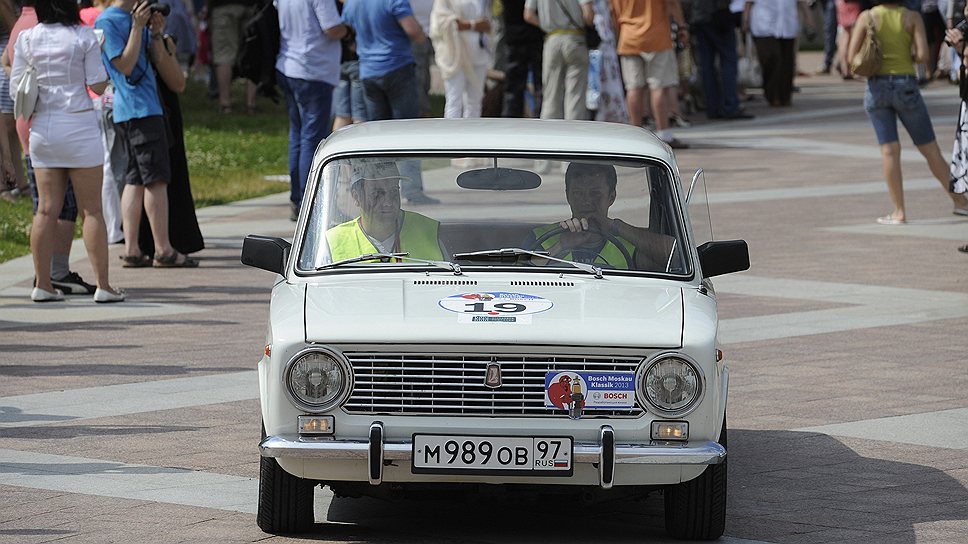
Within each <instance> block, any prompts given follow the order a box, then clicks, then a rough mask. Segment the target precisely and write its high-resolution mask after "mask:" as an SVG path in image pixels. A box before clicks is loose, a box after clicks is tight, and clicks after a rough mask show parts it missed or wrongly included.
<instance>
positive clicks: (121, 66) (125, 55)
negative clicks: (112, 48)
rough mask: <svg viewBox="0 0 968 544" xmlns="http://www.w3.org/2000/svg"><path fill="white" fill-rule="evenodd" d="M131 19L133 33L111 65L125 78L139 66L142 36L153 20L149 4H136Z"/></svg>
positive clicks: (129, 34)
mask: <svg viewBox="0 0 968 544" xmlns="http://www.w3.org/2000/svg"><path fill="white" fill-rule="evenodd" d="M160 15H161V14H159V16H160ZM131 19H132V21H131V32H130V33H128V41H127V43H125V46H124V50H123V51H122V52H121V54H120V55H119V56H117V57H114V58H113V59H111V64H112V65H114V67H115V69H117V71H119V72H121V73H122V74H124V75H125V76H130V75H131V72H133V71H134V67H135V65H136V64H138V57H140V56H141V38H142V34H143V33H144V32H145V26H146V25H147V24H148V21H150V20H151V10H150V9H149V8H148V4H146V3H144V2H139V3H137V4H135V8H134V11H133V12H132V13H131ZM162 19H164V17H162Z"/></svg>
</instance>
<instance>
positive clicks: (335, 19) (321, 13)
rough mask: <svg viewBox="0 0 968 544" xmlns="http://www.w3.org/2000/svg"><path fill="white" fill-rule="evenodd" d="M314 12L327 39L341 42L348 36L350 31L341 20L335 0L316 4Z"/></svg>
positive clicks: (325, 0)
mask: <svg viewBox="0 0 968 544" xmlns="http://www.w3.org/2000/svg"><path fill="white" fill-rule="evenodd" d="M313 10H314V12H315V14H316V21H317V22H318V23H319V26H320V28H322V29H323V33H324V34H326V37H327V38H329V39H331V40H333V41H339V40H342V39H343V36H346V34H347V32H348V31H349V29H348V28H347V26H346V25H345V24H343V22H342V21H341V20H340V15H339V11H338V10H337V9H336V2H335V1H334V0H324V1H323V2H314V6H313Z"/></svg>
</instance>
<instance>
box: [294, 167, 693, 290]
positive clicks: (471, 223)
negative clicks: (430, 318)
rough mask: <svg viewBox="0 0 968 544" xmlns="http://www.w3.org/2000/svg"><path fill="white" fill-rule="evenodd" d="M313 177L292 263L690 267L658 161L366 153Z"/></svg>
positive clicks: (653, 270)
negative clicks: (307, 211)
mask: <svg viewBox="0 0 968 544" xmlns="http://www.w3.org/2000/svg"><path fill="white" fill-rule="evenodd" d="M318 175H320V176H321V178H320V179H319V183H318V184H317V185H316V191H315V194H314V195H313V196H312V198H313V201H312V206H311V208H310V209H311V212H310V216H309V218H308V220H307V221H306V223H305V225H306V231H305V235H304V236H303V237H302V242H301V247H300V250H299V258H298V260H297V270H298V271H299V272H300V273H317V272H318V273H325V272H329V271H333V270H339V271H346V270H354V271H360V270H365V271H372V270H386V269H394V268H413V267H419V268H421V269H426V268H442V269H448V268H449V269H451V270H454V269H455V268H456V271H457V272H458V273H459V271H460V270H461V268H464V269H474V270H477V269H482V268H488V269H499V268H505V267H515V268H516V269H518V270H525V269H527V270H533V271H535V272H543V271H550V270H554V271H556V272H557V271H559V270H564V269H567V270H568V271H569V272H575V271H576V269H577V270H585V271H593V270H596V269H601V270H604V271H606V273H607V274H610V273H620V274H627V273H650V274H664V275H672V276H686V275H689V274H691V270H692V269H691V266H690V263H689V251H688V250H685V248H686V246H685V245H684V243H683V242H684V229H683V226H682V217H681V216H680V213H679V211H678V210H679V208H678V200H677V197H676V187H675V181H674V178H673V177H672V175H671V173H670V171H669V169H668V167H667V166H665V165H663V164H661V163H658V162H649V161H640V162H635V161H629V160H628V159H621V160H619V159H616V160H605V159H601V158H594V159H587V160H584V159H582V160H550V159H528V158H522V157H504V156H490V157H481V156H477V157H453V156H448V157H444V156H441V157H426V156H420V157H400V156H394V157H373V156H368V157H359V158H344V159H336V160H332V161H330V162H328V163H327V164H325V166H324V167H323V169H322V171H321V172H320V173H319V174H318ZM502 250H504V251H502ZM522 250H523V251H522ZM361 256H362V258H361ZM545 257H549V258H545ZM448 262H449V263H453V264H456V265H457V266H456V267H450V266H449V264H448ZM572 263H579V264H578V265H574V264H572Z"/></svg>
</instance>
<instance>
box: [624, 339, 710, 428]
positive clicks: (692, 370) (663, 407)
mask: <svg viewBox="0 0 968 544" xmlns="http://www.w3.org/2000/svg"><path fill="white" fill-rule="evenodd" d="M639 390H640V392H641V394H642V398H643V399H644V400H645V402H646V404H648V405H649V406H650V407H651V408H653V409H654V410H655V411H657V412H659V413H661V414H663V415H671V416H682V415H685V414H686V413H688V412H689V411H690V409H691V408H693V407H695V406H696V404H698V402H699V400H700V399H701V398H702V394H703V376H702V373H701V372H700V370H699V367H698V366H697V365H696V364H695V363H693V362H692V361H690V360H688V359H686V358H685V357H684V356H683V355H681V354H664V355H660V356H658V357H656V358H655V359H653V360H652V361H651V362H650V363H648V365H647V367H646V369H645V372H643V373H642V375H641V377H640V382H639Z"/></svg>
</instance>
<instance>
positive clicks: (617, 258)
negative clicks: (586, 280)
mask: <svg viewBox="0 0 968 544" xmlns="http://www.w3.org/2000/svg"><path fill="white" fill-rule="evenodd" d="M558 226H559V225H557V224H554V225H545V226H543V227H538V228H536V229H534V231H532V232H534V237H535V238H536V239H537V238H541V236H542V235H543V234H544V233H546V232H548V231H550V230H552V229H554V228H556V227H558ZM562 234H564V233H558V234H555V235H554V236H549V237H548V239H547V240H545V241H544V242H541V247H543V248H544V249H546V250H548V251H551V248H553V247H554V246H555V244H557V243H558V240H559V239H560V238H561V235H562ZM615 238H617V239H618V240H620V241H621V242H622V245H623V246H625V249H626V250H628V252H629V255H632V256H633V258H634V256H635V246H634V245H632V242H629V241H628V240H626V239H624V238H621V237H619V236H616V237H615ZM560 258H562V259H568V260H569V261H573V260H574V259H573V258H572V256H571V251H569V252H568V253H565V254H564V255H561V256H560ZM595 264H604V265H608V266H614V267H615V268H617V269H620V270H629V269H631V268H632V267H631V266H629V263H627V262H626V261H625V256H624V255H622V250H620V249H619V248H618V246H616V245H615V244H613V243H612V242H611V241H610V240H608V239H606V240H605V246H604V247H602V250H601V251H599V252H598V256H596V257H595Z"/></svg>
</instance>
